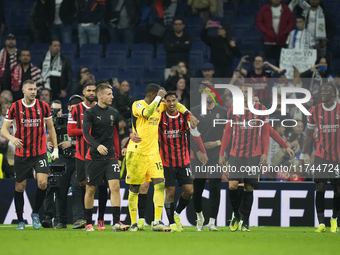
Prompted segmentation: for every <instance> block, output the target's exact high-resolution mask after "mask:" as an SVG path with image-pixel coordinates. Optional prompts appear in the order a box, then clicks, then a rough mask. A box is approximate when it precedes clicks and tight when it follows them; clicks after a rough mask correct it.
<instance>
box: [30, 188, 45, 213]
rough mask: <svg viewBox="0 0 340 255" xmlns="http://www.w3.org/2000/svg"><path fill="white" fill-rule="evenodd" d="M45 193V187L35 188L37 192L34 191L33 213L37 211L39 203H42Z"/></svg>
mask: <svg viewBox="0 0 340 255" xmlns="http://www.w3.org/2000/svg"><path fill="white" fill-rule="evenodd" d="M45 195H46V189H45V190H42V189H39V188H38V189H37V192H36V193H35V204H34V207H33V213H38V212H39V210H40V207H41V205H42V204H43V203H44V199H45Z"/></svg>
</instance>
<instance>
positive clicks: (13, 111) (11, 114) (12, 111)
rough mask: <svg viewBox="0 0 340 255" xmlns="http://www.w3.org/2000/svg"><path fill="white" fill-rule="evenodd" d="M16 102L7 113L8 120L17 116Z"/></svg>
mask: <svg viewBox="0 0 340 255" xmlns="http://www.w3.org/2000/svg"><path fill="white" fill-rule="evenodd" d="M15 108H16V107H15V104H12V105H11V106H10V107H9V109H8V110H7V113H6V118H5V120H7V121H13V119H14V118H15V117H16V110H15Z"/></svg>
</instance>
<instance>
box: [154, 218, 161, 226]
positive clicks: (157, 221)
mask: <svg viewBox="0 0 340 255" xmlns="http://www.w3.org/2000/svg"><path fill="white" fill-rule="evenodd" d="M160 221H161V219H155V220H154V221H153V224H155V225H156V224H158V223H159V222H160Z"/></svg>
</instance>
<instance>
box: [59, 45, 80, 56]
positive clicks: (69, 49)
mask: <svg viewBox="0 0 340 255" xmlns="http://www.w3.org/2000/svg"><path fill="white" fill-rule="evenodd" d="M60 52H61V53H62V54H64V55H73V57H75V56H76V54H77V48H76V46H75V45H74V44H73V43H61V44H60Z"/></svg>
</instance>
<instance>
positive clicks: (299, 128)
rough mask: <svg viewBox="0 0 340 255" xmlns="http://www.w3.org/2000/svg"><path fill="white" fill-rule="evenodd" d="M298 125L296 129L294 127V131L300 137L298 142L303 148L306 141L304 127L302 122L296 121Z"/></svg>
mask: <svg viewBox="0 0 340 255" xmlns="http://www.w3.org/2000/svg"><path fill="white" fill-rule="evenodd" d="M296 122H297V124H296V126H295V127H293V131H294V132H295V133H296V134H297V135H298V142H299V145H300V148H302V147H303V143H304V140H305V137H306V135H305V134H304V132H303V131H304V125H303V122H302V120H296Z"/></svg>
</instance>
